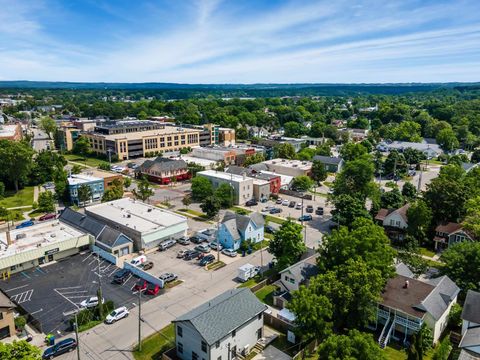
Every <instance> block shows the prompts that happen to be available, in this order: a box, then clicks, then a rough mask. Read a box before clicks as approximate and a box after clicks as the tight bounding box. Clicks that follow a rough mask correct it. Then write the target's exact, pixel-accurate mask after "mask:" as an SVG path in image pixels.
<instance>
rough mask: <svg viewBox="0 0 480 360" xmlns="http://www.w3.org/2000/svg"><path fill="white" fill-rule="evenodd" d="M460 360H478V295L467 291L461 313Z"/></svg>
mask: <svg viewBox="0 0 480 360" xmlns="http://www.w3.org/2000/svg"><path fill="white" fill-rule="evenodd" d="M458 347H459V348H460V349H462V350H461V352H460V357H459V358H458V359H460V360H473V359H480V293H479V292H476V291H473V290H468V292H467V297H466V298H465V303H464V304H463V311H462V340H461V341H460V344H459V346H458Z"/></svg>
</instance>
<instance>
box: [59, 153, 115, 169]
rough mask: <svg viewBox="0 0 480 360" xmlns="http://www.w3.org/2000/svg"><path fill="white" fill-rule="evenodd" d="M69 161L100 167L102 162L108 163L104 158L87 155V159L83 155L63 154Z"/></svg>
mask: <svg viewBox="0 0 480 360" xmlns="http://www.w3.org/2000/svg"><path fill="white" fill-rule="evenodd" d="M63 156H64V157H65V159H66V160H67V161H73V162H77V163H79V164H86V165H88V166H93V167H98V166H100V165H101V164H107V163H108V162H107V161H105V160H102V159H97V158H95V157H87V160H86V161H85V159H84V158H83V157H82V156H79V155H76V154H65V155H63Z"/></svg>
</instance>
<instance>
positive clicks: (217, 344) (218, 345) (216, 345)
mask: <svg viewBox="0 0 480 360" xmlns="http://www.w3.org/2000/svg"><path fill="white" fill-rule="evenodd" d="M215 347H216V348H217V349H218V348H219V347H220V341H217V342H216V343H215Z"/></svg>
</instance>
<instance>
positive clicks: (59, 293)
mask: <svg viewBox="0 0 480 360" xmlns="http://www.w3.org/2000/svg"><path fill="white" fill-rule="evenodd" d="M78 287H80V286H78ZM53 291H55V292H56V293H57V294H58V295H60V296H61V297H63V298H64V299H65V300H67V301H68V302H69V303H71V304H72V305H73V306H75V307H76V308H77V309H78V305H77V304H75V303H74V302H73V301H71V300H70V299H69V298H67V297H66V296H63V295H62V293H61V292H59V291H58V290H57V289H53Z"/></svg>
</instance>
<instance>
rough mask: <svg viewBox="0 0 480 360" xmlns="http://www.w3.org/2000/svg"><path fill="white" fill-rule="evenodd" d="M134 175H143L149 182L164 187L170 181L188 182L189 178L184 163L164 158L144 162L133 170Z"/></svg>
mask: <svg viewBox="0 0 480 360" xmlns="http://www.w3.org/2000/svg"><path fill="white" fill-rule="evenodd" d="M135 173H136V174H137V176H139V175H145V176H147V178H148V179H149V180H150V181H154V182H157V183H159V184H164V185H165V184H169V183H170V182H172V181H182V180H188V179H190V177H191V176H190V173H189V171H188V167H187V163H186V162H185V161H183V160H172V159H168V158H164V157H157V158H156V159H155V160H146V161H145V162H144V163H143V164H142V165H140V166H139V167H137V168H136V169H135Z"/></svg>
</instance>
